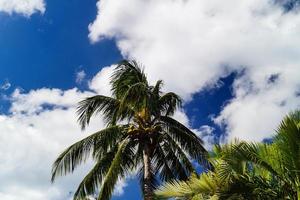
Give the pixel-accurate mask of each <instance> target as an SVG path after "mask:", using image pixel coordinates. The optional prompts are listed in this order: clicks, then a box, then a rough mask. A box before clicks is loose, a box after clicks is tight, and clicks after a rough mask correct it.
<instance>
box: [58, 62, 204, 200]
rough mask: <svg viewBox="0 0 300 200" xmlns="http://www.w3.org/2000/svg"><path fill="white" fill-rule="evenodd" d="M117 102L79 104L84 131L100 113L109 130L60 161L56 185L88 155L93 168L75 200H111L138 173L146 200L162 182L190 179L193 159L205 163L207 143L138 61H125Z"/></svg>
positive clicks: (99, 98) (117, 77) (115, 82)
mask: <svg viewBox="0 0 300 200" xmlns="http://www.w3.org/2000/svg"><path fill="white" fill-rule="evenodd" d="M111 85H112V93H113V95H112V97H108V96H103V95H96V96H93V97H89V98H87V99H85V100H83V101H81V102H80V103H79V106H78V114H79V123H80V125H81V126H82V128H83V129H84V128H85V127H86V126H87V125H88V124H89V122H90V119H91V117H92V116H94V115H95V114H98V113H101V114H102V116H103V117H104V119H105V121H106V124H107V126H106V128H104V129H102V130H100V131H98V132H96V133H94V134H91V135H90V136H88V137H86V138H84V139H82V140H81V141H79V142H76V143H75V144H73V145H71V146H70V147H69V148H67V149H66V150H65V151H64V152H63V153H62V154H61V155H60V156H59V157H58V158H57V160H56V161H55V163H54V165H53V171H52V181H54V180H55V179H56V177H57V176H60V175H66V174H68V173H71V172H73V171H74V170H75V168H76V167H77V166H78V165H80V164H81V163H83V162H85V161H86V160H87V158H88V157H89V156H92V158H93V160H94V161H95V165H94V167H93V169H92V170H91V171H90V172H89V173H88V174H87V176H86V177H85V178H84V179H83V180H82V182H81V183H80V185H79V187H78V189H77V191H76V192H75V194H74V200H81V199H83V198H86V197H87V196H89V195H93V194H97V196H98V198H97V199H98V200H108V199H110V197H111V195H112V192H113V189H114V186H115V184H116V182H117V180H118V179H120V178H124V177H126V175H127V174H128V173H130V172H131V171H135V170H138V171H139V174H140V180H141V186H142V191H143V195H144V198H145V199H146V200H152V199H154V193H153V190H154V189H155V188H156V186H157V184H158V183H160V182H161V181H169V180H172V179H180V180H186V179H187V178H188V176H189V175H190V174H191V173H194V172H195V169H194V167H193V165H192V163H191V159H194V160H196V161H198V162H199V163H203V162H204V163H205V162H206V157H207V152H206V150H205V149H204V148H203V142H202V140H201V139H200V138H198V137H197V136H196V135H195V134H194V133H193V132H192V131H191V130H189V129H188V128H187V127H185V126H184V125H183V124H181V123H180V122H178V121H177V120H175V119H174V118H172V115H173V114H174V112H175V111H176V109H178V108H179V107H180V106H181V99H180V97H179V96H178V95H176V94H175V93H173V92H167V93H164V92H162V91H161V87H162V81H157V82H156V84H155V85H153V86H152V85H150V84H149V83H148V81H147V78H146V75H145V74H144V72H143V70H141V68H140V67H139V65H138V64H137V63H136V62H134V61H123V62H121V63H120V64H119V65H118V66H117V67H116V68H115V70H114V74H113V76H112V79H111Z"/></svg>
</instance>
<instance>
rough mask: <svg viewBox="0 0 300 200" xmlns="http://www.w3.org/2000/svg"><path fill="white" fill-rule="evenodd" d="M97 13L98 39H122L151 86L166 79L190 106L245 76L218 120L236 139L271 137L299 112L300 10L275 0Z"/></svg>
mask: <svg viewBox="0 0 300 200" xmlns="http://www.w3.org/2000/svg"><path fill="white" fill-rule="evenodd" d="M97 7H98V15H97V17H96V19H95V21H94V22H93V23H91V24H90V25H89V30H90V34H89V37H90V39H91V41H92V42H97V41H99V40H101V39H103V38H115V39H116V41H117V45H118V48H119V49H120V51H121V53H122V54H123V56H124V57H127V58H130V59H131V58H134V59H137V60H138V61H140V62H143V64H145V66H146V72H147V74H148V75H149V77H150V79H151V80H157V79H163V80H164V81H165V84H166V89H167V90H173V91H175V92H178V93H179V94H180V95H182V96H183V97H184V98H185V99H187V100H189V99H190V98H191V95H192V94H193V93H195V92H198V91H201V90H202V89H204V88H205V87H207V86H212V85H214V84H215V83H216V82H217V81H218V80H219V79H220V78H221V77H225V76H227V75H228V74H229V73H231V72H239V73H241V74H242V75H240V77H238V78H237V79H236V80H235V85H234V87H233V92H234V94H235V98H234V99H233V100H232V101H231V102H229V103H228V104H227V105H226V106H225V107H224V109H223V111H222V112H221V114H220V116H219V117H217V118H216V122H218V123H220V124H223V125H224V124H225V125H226V127H227V129H226V131H227V134H228V136H229V137H228V138H229V139H231V138H234V137H239V138H241V139H255V140H261V139H262V138H265V137H269V136H271V135H272V133H274V129H275V128H276V125H277V124H278V123H279V121H280V119H281V118H282V116H283V115H284V114H286V113H287V112H288V111H290V110H292V109H295V108H297V107H299V103H297V102H299V98H300V97H299V95H298V96H297V95H296V93H299V88H300V79H299V77H300V65H299V63H300V57H299V56H298V54H299V52H300V45H299V42H300V39H299V33H300V13H299V12H288V13H284V12H283V9H282V8H281V7H280V6H279V5H277V4H275V3H272V1H269V0H243V1H236V0H228V1H218V0H210V1H199V0H188V1H183V0H165V1H161V0H149V1H141V0H123V1H118V0H101V1H98V3H97ZM274 74H279V78H278V80H277V81H276V82H275V83H270V81H268V77H270V76H272V75H274ZM271 82H272V81H271ZM199 106H201V105H199Z"/></svg>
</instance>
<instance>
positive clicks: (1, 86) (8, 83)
mask: <svg viewBox="0 0 300 200" xmlns="http://www.w3.org/2000/svg"><path fill="white" fill-rule="evenodd" d="M10 87H11V83H10V82H9V81H8V80H5V81H4V83H3V84H1V85H0V89H1V90H4V91H5V90H8V89H9V88H10Z"/></svg>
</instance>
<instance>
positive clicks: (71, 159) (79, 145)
mask: <svg viewBox="0 0 300 200" xmlns="http://www.w3.org/2000/svg"><path fill="white" fill-rule="evenodd" d="M122 131H123V127H119V126H113V127H108V128H106V129H103V130H101V131H98V132H96V133H94V134H92V135H90V136H88V137H86V138H84V139H82V140H80V141H78V142H76V143H75V144H73V145H71V146H70V147H68V148H67V149H66V150H65V151H64V152H63V153H61V154H60V155H59V157H58V158H57V159H56V161H55V162H54V164H53V167H52V178H51V180H52V182H53V181H54V180H55V178H56V177H57V176H61V175H66V174H68V173H71V172H73V171H74V169H75V168H76V167H77V166H78V165H80V164H81V163H82V162H84V161H86V160H87V158H88V157H89V156H90V155H91V154H94V149H95V147H96V148H97V149H98V150H97V152H100V149H99V148H101V150H102V152H105V151H107V150H109V147H112V146H114V144H115V143H116V141H117V140H118V139H121V137H122V135H123V133H122ZM99 142H100V143H101V144H102V145H101V146H99Z"/></svg>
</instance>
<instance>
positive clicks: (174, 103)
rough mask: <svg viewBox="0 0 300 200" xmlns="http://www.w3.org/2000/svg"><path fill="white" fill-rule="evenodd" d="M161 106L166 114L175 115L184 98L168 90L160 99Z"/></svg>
mask: <svg viewBox="0 0 300 200" xmlns="http://www.w3.org/2000/svg"><path fill="white" fill-rule="evenodd" d="M158 104H159V107H160V108H161V111H162V112H163V114H164V115H165V116H169V115H173V114H174V113H175V111H176V109H177V108H179V107H181V105H182V99H181V98H180V97H179V96H178V95H177V94H175V93H173V92H168V93H166V94H164V95H163V96H161V97H160V98H159V100H158Z"/></svg>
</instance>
